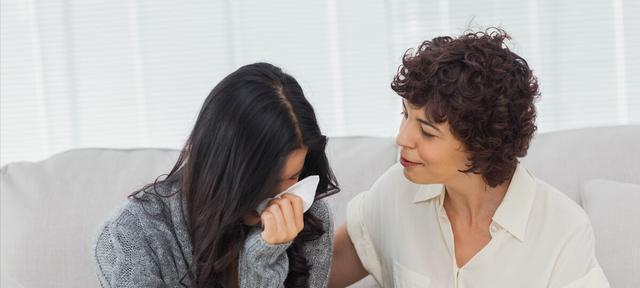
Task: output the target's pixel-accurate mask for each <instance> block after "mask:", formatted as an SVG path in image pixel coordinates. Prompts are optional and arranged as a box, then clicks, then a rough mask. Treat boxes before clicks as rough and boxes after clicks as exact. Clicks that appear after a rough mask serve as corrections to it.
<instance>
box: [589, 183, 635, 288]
mask: <svg viewBox="0 0 640 288" xmlns="http://www.w3.org/2000/svg"><path fill="white" fill-rule="evenodd" d="M581 194H582V195H581V196H582V201H583V207H584V209H585V211H586V212H587V214H588V215H589V218H590V219H591V223H592V225H593V229H594V233H595V237H596V255H597V257H598V261H599V262H600V265H601V266H602V269H603V270H604V272H605V274H606V275H607V277H608V278H609V282H610V284H611V287H621V288H624V287H629V288H631V287H640V228H639V227H640V185H636V184H629V183H621V182H615V181H609V180H599V179H596V180H591V181H588V182H587V183H585V185H584V186H583V189H582V191H581Z"/></svg>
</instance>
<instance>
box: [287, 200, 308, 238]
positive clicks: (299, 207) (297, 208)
mask: <svg viewBox="0 0 640 288" xmlns="http://www.w3.org/2000/svg"><path fill="white" fill-rule="evenodd" d="M284 197H286V198H288V199H289V200H290V201H291V204H292V206H293V215H294V216H295V223H296V228H298V232H300V231H302V229H303V228H304V201H303V200H302V198H300V197H298V196H296V195H292V194H285V195H284Z"/></svg>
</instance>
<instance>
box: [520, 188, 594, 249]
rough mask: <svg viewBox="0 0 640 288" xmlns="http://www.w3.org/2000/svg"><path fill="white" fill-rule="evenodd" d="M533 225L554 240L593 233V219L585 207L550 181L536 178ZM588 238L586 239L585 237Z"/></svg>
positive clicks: (564, 239)
mask: <svg viewBox="0 0 640 288" xmlns="http://www.w3.org/2000/svg"><path fill="white" fill-rule="evenodd" d="M532 208H533V211H532V216H533V223H535V225H533V226H534V227H537V228H536V230H538V231H540V233H542V234H541V235H548V236H549V237H552V238H553V239H554V240H553V241H554V242H557V243H563V242H566V241H571V240H570V239H574V238H575V237H576V235H578V234H581V235H584V236H588V235H592V233H593V231H592V228H591V221H590V220H589V216H588V215H587V213H586V212H585V211H584V209H583V208H582V207H581V206H580V205H578V203H576V202H575V201H574V200H573V199H571V198H569V196H567V195H566V194H564V193H562V192H561V191H560V190H558V189H557V188H555V187H553V186H551V185H549V184H548V183H546V182H544V181H542V180H540V179H536V200H535V202H534V205H533V207H532ZM583 240H586V239H583Z"/></svg>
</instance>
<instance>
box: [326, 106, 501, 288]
mask: <svg viewBox="0 0 640 288" xmlns="http://www.w3.org/2000/svg"><path fill="white" fill-rule="evenodd" d="M396 143H397V144H398V146H400V148H401V157H402V158H403V159H404V160H405V161H408V162H409V163H410V164H411V166H410V167H405V168H404V176H405V177H406V178H407V179H409V180H410V181H411V182H414V183H418V184H444V186H445V190H446V194H445V199H444V205H443V207H444V210H445V212H446V214H447V217H448V218H449V222H450V223H451V228H452V231H453V238H454V245H455V249H454V250H455V251H454V252H455V258H456V259H455V260H456V265H457V266H458V267H463V266H464V265H465V264H466V263H467V262H469V260H471V259H472V258H473V256H474V255H476V254H477V253H478V252H479V251H480V250H482V248H483V247H485V246H486V245H487V244H488V243H489V241H491V234H490V232H489V226H490V225H491V222H492V217H493V215H494V214H495V212H496V210H497V208H498V206H499V205H500V203H501V202H502V200H503V198H504V195H505V193H506V191H507V188H508V186H509V181H507V182H506V183H503V184H501V185H498V186H496V187H490V186H489V185H487V183H486V182H485V181H484V179H483V178H482V176H481V175H479V174H473V173H462V172H460V170H466V169H467V168H468V164H469V160H468V157H469V154H468V153H467V152H465V148H464V145H463V144H462V143H461V142H460V141H459V140H458V139H456V137H455V136H454V135H453V134H452V133H451V130H450V127H449V124H448V122H446V121H445V122H443V123H435V122H434V121H431V120H430V119H428V118H427V117H426V115H425V110H424V108H420V107H415V106H412V105H410V104H408V103H406V101H405V102H403V120H402V124H401V125H400V129H399V131H398V135H397V136H396ZM389 192H390V193H392V191H389ZM415 221H420V219H415ZM334 245H335V246H334V254H333V257H334V258H333V265H332V267H331V274H330V276H329V287H345V286H348V285H351V284H353V283H355V282H357V281H359V280H360V279H362V278H364V277H365V276H367V275H368V272H367V271H366V270H365V269H364V267H363V266H362V263H361V262H360V259H359V258H358V255H357V254H356V251H355V247H354V246H353V244H352V242H351V239H350V238H349V234H348V233H347V228H346V224H345V223H343V224H342V225H341V226H340V227H339V228H338V230H337V231H336V236H335V244H334ZM425 249H427V248H426V247H425Z"/></svg>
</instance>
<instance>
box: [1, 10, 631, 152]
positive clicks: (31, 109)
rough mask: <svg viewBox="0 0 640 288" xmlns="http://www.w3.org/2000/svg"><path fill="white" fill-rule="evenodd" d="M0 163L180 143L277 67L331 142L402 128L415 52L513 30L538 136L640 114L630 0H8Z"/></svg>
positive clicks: (623, 120) (622, 120)
mask: <svg viewBox="0 0 640 288" xmlns="http://www.w3.org/2000/svg"><path fill="white" fill-rule="evenodd" d="M0 3H1V6H0V8H1V9H0V13H1V15H0V16H1V17H0V21H1V23H0V24H1V26H0V30H1V41H0V48H1V51H0V52H1V53H0V61H1V63H0V64H1V65H0V69H1V70H0V77H1V78H0V86H1V90H0V128H1V131H0V132H1V133H0V144H1V145H0V163H1V164H6V163H8V162H12V161H21V160H39V159H43V158H45V157H48V156H50V155H51V154H53V153H57V152H60V151H64V150H68V149H71V148H78V147H121V148H123V147H168V148H180V147H181V145H182V144H183V142H184V141H185V139H186V136H187V134H188V132H189V130H190V129H191V126H192V125H193V121H194V119H195V117H196V114H197V112H198V110H199V108H200V105H201V104H202V101H203V100H204V98H205V97H206V96H207V95H208V93H209V91H210V90H211V88H213V86H214V85H215V84H216V83H217V82H218V81H219V80H220V79H222V77H224V76H225V75H227V74H228V73H230V72H231V71H233V70H235V69H236V68H238V67H240V66H242V65H244V64H248V63H252V62H256V61H266V62H271V63H274V64H276V65H279V66H281V67H282V68H284V69H285V70H286V71H287V72H289V73H290V74H292V75H293V76H294V77H296V78H297V79H298V80H299V81H300V82H301V84H302V86H303V88H304V89H305V92H306V94H307V96H308V98H309V99H310V101H311V103H312V104H313V105H314V107H315V109H316V112H317V114H318V118H319V121H320V125H321V128H322V129H323V131H324V132H325V134H328V135H329V136H343V135H388V136H393V135H394V134H395V131H396V129H397V126H398V123H399V120H400V116H399V112H400V106H399V103H400V102H399V101H400V98H399V97H398V96H395V94H394V93H393V92H392V91H391V89H390V88H389V83H390V81H391V79H392V77H393V75H394V74H395V72H396V69H397V67H398V65H399V64H400V59H401V56H402V54H403V53H404V51H405V50H406V49H408V48H412V47H414V48H415V47H416V46H417V45H418V44H419V43H421V42H422V41H423V40H426V39H431V38H433V37H435V36H440V35H459V34H460V33H462V32H463V31H464V30H466V29H467V28H473V29H482V28H486V27H488V26H499V27H502V28H504V29H505V30H506V31H507V32H508V33H510V34H511V36H512V37H513V38H514V41H513V42H512V43H511V45H510V46H511V47H512V49H513V50H515V51H516V52H517V53H519V54H521V55H523V56H524V58H525V59H527V60H528V62H529V64H530V65H531V67H532V68H533V69H534V70H535V73H536V75H537V76H538V77H539V80H540V85H541V90H542V98H541V101H540V102H539V103H538V110H539V116H538V124H539V127H540V131H551V130H559V129H568V128H578V127H588V126H602V125H616V124H628V123H640V95H639V92H640V56H639V55H638V54H637V53H636V52H637V51H640V50H639V49H640V34H639V33H637V32H635V31H633V29H634V28H635V27H640V20H638V18H637V15H640V2H638V1H633V0H599V1H583V0H560V1H558V0H555V1H552V0H528V1H507V0H492V1H486V0H483V1H479V0H439V1H407V0H400V1H381V0H377V1H370V0H367V1H365V0H356V1H338V0H331V1H292V0H288V1H284V0H283V1H259V0H239V1H232V0H227V1H166V0H154V1H151V0H137V1H133V0H132V1H127V0H111V1H96V0H82V1H80V0H65V1H61V0H48V1H36V0H31V1H26V0H0Z"/></svg>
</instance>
